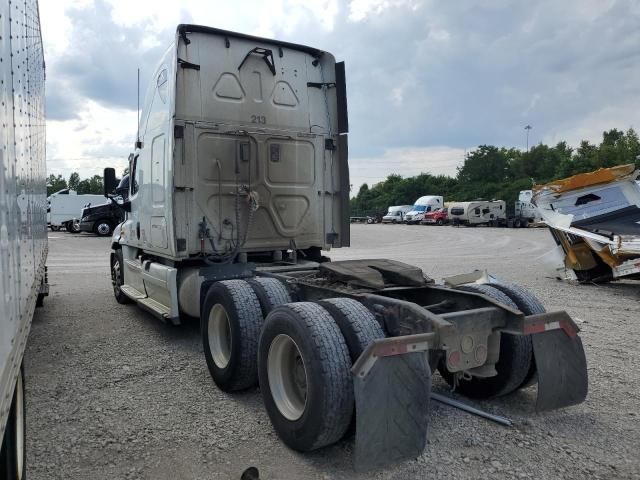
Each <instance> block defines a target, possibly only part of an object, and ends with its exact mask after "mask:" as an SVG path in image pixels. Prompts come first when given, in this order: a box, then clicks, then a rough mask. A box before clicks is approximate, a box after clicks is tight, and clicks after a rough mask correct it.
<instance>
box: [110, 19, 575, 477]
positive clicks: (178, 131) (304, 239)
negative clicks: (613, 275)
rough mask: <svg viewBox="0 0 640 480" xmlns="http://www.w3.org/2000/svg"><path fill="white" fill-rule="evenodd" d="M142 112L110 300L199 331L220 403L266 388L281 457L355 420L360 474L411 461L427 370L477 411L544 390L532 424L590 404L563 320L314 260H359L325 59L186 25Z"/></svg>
mask: <svg viewBox="0 0 640 480" xmlns="http://www.w3.org/2000/svg"><path fill="white" fill-rule="evenodd" d="M144 105H145V106H144V109H143V113H142V116H141V123H140V125H139V130H140V136H139V138H138V140H137V141H136V149H135V152H134V153H133V154H132V155H131V157H130V172H131V178H130V179H129V182H128V185H129V192H128V195H125V197H126V199H125V200H124V201H121V203H120V204H121V207H122V208H123V209H124V210H125V211H126V212H127V213H126V220H125V221H124V222H123V223H122V224H120V225H119V226H118V227H116V228H115V231H114V235H113V237H112V243H111V247H112V251H111V255H110V256H111V259H110V263H111V274H112V283H113V292H114V295H115V298H116V300H117V301H118V302H120V303H126V302H135V303H137V304H138V305H139V306H140V307H142V308H144V309H146V310H148V311H150V312H151V313H152V314H154V315H156V316H157V317H159V318H160V319H162V320H164V321H166V322H170V323H174V324H178V323H180V322H181V321H182V320H183V319H185V318H188V317H196V318H199V319H200V325H201V335H202V342H203V347H204V356H205V360H206V363H207V366H208V368H209V371H210V373H211V376H212V377H213V380H214V382H215V383H216V385H217V386H218V388H220V389H222V390H224V391H227V392H234V391H239V390H243V389H247V388H250V387H253V386H255V385H257V384H259V385H260V390H261V393H262V396H263V400H264V404H265V408H266V410H267V413H268V415H269V417H270V419H271V422H272V424H273V427H274V429H275V430H276V432H277V433H278V435H279V436H280V438H281V439H282V440H283V441H284V442H285V443H286V444H287V445H288V446H289V447H291V448H293V449H296V450H298V451H310V450H314V449H318V448H321V447H323V446H325V445H329V444H331V443H334V442H337V441H338V440H340V439H341V438H342V437H343V436H344V435H345V434H346V433H347V431H348V427H349V425H350V424H351V422H352V419H353V418H354V417H355V432H356V434H355V436H356V441H355V461H356V465H357V466H358V467H359V468H375V467H377V466H380V465H383V464H386V463H389V462H393V461H397V460H400V459H403V458H415V457H416V456H418V455H420V453H421V452H422V451H423V449H424V447H425V446H426V439H427V424H428V420H429V398H430V388H431V375H432V372H433V374H435V372H436V370H438V371H440V373H441V375H442V376H443V377H444V378H445V380H446V381H447V382H449V383H450V384H451V385H452V387H455V388H456V389H457V391H459V392H461V393H463V394H465V395H469V396H472V397H478V398H490V397H495V396H499V395H506V394H509V393H511V392H514V391H516V390H518V389H520V388H525V387H526V386H528V385H530V384H531V383H535V382H536V381H537V382H538V401H537V408H538V409H540V410H545V409H553V408H559V407H564V406H568V405H573V404H576V403H579V402H582V401H583V400H584V398H585V395H586V393H587V369H586V360H585V355H584V350H583V348H582V343H581V341H580V337H579V336H578V335H577V332H578V327H577V326H576V324H575V323H574V322H573V320H572V319H571V318H570V317H569V315H568V314H567V313H566V312H553V313H545V310H544V307H542V305H541V304H540V303H539V302H538V301H537V300H536V299H535V297H533V296H532V295H531V294H530V293H528V292H526V291H525V290H523V289H521V288H519V287H516V286H513V285H508V284H503V283H495V282H494V283H485V284H479V283H477V282H479V281H481V280H480V279H479V278H476V277H469V276H462V277H455V278H450V279H448V284H447V286H445V285H436V284H435V283H434V282H433V280H431V279H429V278H428V277H427V276H425V274H424V273H423V272H422V270H420V269H419V268H417V267H414V266H411V265H407V264H403V263H400V262H396V261H391V260H384V259H370V260H351V261H340V262H331V261H329V259H328V258H327V257H325V256H324V255H323V254H322V253H323V251H327V250H329V249H330V248H337V247H348V246H349V244H350V237H349V170H348V156H347V132H348V126H347V104H346V88H345V70H344V64H343V63H336V61H335V59H334V57H333V56H332V55H331V54H330V53H327V52H324V51H321V50H318V49H315V48H310V47H306V46H302V45H297V44H292V43H285V42H281V41H276V40H268V39H264V38H258V37H252V36H247V35H243V34H238V33H234V32H229V31H223V30H218V29H214V28H208V27H202V26H196V25H180V26H178V28H177V32H176V37H175V42H174V44H173V45H172V46H171V47H170V48H169V49H168V50H167V51H166V53H165V55H164V56H163V58H161V59H160V62H159V63H158V65H157V67H156V69H155V70H154V71H153V74H152V81H151V83H150V85H149V88H148V90H147V94H146V99H145V102H144ZM115 186H116V185H115V171H114V170H113V169H111V168H107V169H105V192H112V191H113V190H114V188H115ZM485 278H487V277H485ZM469 282H476V283H469ZM462 284H466V285H462Z"/></svg>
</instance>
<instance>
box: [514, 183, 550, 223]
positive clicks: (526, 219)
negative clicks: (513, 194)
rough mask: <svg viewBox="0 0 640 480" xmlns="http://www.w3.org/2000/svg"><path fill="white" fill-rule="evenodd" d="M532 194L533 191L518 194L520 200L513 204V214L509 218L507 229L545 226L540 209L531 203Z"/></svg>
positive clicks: (522, 191)
mask: <svg viewBox="0 0 640 480" xmlns="http://www.w3.org/2000/svg"><path fill="white" fill-rule="evenodd" d="M532 194H533V191H532V190H521V191H520V192H519V193H518V200H516V201H515V202H514V204H513V214H512V215H509V216H508V217H507V227H509V228H521V227H529V226H542V225H544V223H543V222H544V220H543V219H542V216H541V215H540V212H538V208H537V207H536V206H535V205H534V204H533V203H531V196H532Z"/></svg>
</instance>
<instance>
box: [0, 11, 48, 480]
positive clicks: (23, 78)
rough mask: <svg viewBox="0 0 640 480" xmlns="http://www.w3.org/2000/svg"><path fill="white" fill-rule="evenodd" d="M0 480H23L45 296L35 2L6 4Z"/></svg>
mask: <svg viewBox="0 0 640 480" xmlns="http://www.w3.org/2000/svg"><path fill="white" fill-rule="evenodd" d="M0 38H1V41H0V61H1V63H0V79H1V80H2V81H1V82H0V97H1V99H2V107H0V124H2V125H3V127H2V129H0V141H1V142H2V146H1V147H0V292H1V293H2V297H3V301H2V302H0V438H2V445H1V448H0V476H1V477H2V478H3V479H5V478H7V479H11V480H14V479H21V478H24V475H25V470H26V469H25V462H24V459H25V456H24V452H25V437H24V435H25V423H24V387H23V385H24V383H23V356H24V351H25V346H26V343H27V337H28V334H29V329H30V327H31V319H32V317H33V312H34V310H35V308H36V306H37V305H39V304H41V302H42V299H43V297H44V296H45V295H46V294H47V288H48V287H47V284H46V267H45V261H46V258H47V202H46V195H47V194H46V180H45V179H46V165H45V116H44V111H45V110H44V104H45V97H44V93H45V92H44V55H43V49H42V39H41V35H40V17H39V13H38V2H37V0H26V1H21V2H20V3H19V4H17V3H15V2H0Z"/></svg>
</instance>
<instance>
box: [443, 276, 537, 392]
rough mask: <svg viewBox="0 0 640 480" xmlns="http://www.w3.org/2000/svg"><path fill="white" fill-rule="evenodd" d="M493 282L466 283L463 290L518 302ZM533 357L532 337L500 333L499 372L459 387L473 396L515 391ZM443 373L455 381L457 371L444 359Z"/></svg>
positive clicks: (523, 379) (459, 389)
mask: <svg viewBox="0 0 640 480" xmlns="http://www.w3.org/2000/svg"><path fill="white" fill-rule="evenodd" d="M492 285H493V284H484V285H475V284H474V285H465V286H463V287H458V288H459V290H465V291H468V292H475V293H480V294H482V295H485V296H487V297H489V298H492V299H494V300H496V301H498V302H500V303H502V304H504V305H506V306H508V307H511V308H514V309H516V310H517V309H518V306H517V305H516V304H515V302H513V301H512V300H511V299H510V298H509V297H508V296H507V295H505V294H504V293H502V292H501V291H500V290H497V289H496V288H493V287H492ZM532 360H533V345H532V343H531V337H529V336H523V335H511V334H508V333H501V334H500V357H499V359H498V361H497V362H496V364H495V368H496V371H497V372H498V374H497V375H495V376H493V377H487V378H480V377H472V378H471V380H460V382H459V383H458V387H457V389H456V390H457V391H458V392H460V393H462V394H463V395H465V396H467V397H470V398H492V397H499V396H501V395H507V394H509V393H511V392H514V391H515V390H517V389H518V388H520V386H521V385H522V384H523V382H525V381H526V379H527V376H528V374H529V371H530V369H531V363H532ZM439 370H440V374H441V375H442V377H443V378H444V379H445V380H446V381H447V383H449V385H453V374H452V373H450V372H449V371H448V370H447V368H446V366H445V365H444V363H442V362H441V363H440V366H439Z"/></svg>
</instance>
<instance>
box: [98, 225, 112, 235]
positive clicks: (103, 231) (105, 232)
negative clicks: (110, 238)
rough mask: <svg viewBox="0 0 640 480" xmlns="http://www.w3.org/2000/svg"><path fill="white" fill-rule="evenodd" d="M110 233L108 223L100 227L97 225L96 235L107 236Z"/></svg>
mask: <svg viewBox="0 0 640 480" xmlns="http://www.w3.org/2000/svg"><path fill="white" fill-rule="evenodd" d="M110 231H111V227H110V226H109V224H108V223H101V224H100V225H98V233H99V234H100V235H108V234H109V232H110Z"/></svg>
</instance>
